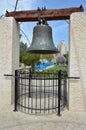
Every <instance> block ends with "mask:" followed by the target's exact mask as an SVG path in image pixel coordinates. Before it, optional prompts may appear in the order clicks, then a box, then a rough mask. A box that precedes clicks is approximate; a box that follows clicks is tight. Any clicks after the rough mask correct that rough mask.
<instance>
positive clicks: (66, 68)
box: [44, 65, 68, 73]
mask: <svg viewBox="0 0 86 130" xmlns="http://www.w3.org/2000/svg"><path fill="white" fill-rule="evenodd" d="M59 70H62V71H63V72H67V71H68V66H67V65H55V66H54V67H52V68H49V69H46V70H44V72H50V73H52V72H58V71H59Z"/></svg>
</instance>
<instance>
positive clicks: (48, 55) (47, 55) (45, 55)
mask: <svg viewBox="0 0 86 130" xmlns="http://www.w3.org/2000/svg"><path fill="white" fill-rule="evenodd" d="M52 57H53V55H52V54H43V55H41V59H42V60H43V59H46V60H47V61H51V59H52Z"/></svg>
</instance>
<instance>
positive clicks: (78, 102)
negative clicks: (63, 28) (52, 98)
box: [69, 12, 86, 111]
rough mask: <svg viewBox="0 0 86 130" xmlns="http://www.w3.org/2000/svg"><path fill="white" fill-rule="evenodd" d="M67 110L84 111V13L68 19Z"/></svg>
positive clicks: (85, 94) (85, 37) (85, 35)
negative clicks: (68, 78)
mask: <svg viewBox="0 0 86 130" xmlns="http://www.w3.org/2000/svg"><path fill="white" fill-rule="evenodd" d="M69 42H70V47H69V48H70V50H69V77H80V79H70V80H69V110H73V111H86V13H83V12H82V13H73V14H72V15H71V17H70V39H69Z"/></svg>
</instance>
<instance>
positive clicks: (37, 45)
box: [28, 19, 58, 54]
mask: <svg viewBox="0 0 86 130" xmlns="http://www.w3.org/2000/svg"><path fill="white" fill-rule="evenodd" d="M28 52H30V53H36V54H54V53H58V49H57V48H56V47H55V46H54V43H53V40H52V28H51V27H50V26H49V25H48V24H47V22H46V21H45V20H43V19H41V20H39V22H38V24H37V25H36V26H35V27H34V29H33V39H32V43H31V45H30V47H29V48H28Z"/></svg>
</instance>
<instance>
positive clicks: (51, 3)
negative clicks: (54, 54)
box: [0, 0, 86, 46]
mask: <svg viewBox="0 0 86 130" xmlns="http://www.w3.org/2000/svg"><path fill="white" fill-rule="evenodd" d="M15 3H16V0H1V1H0V16H1V15H3V14H5V12H6V10H8V11H9V12H10V11H13V10H14V7H15ZM81 4H82V5H83V7H84V9H86V0H19V2H18V6H17V10H33V9H37V8H38V7H40V8H42V7H44V6H46V9H59V8H71V7H79V6H80V5H81ZM36 23H37V22H24V23H21V25H20V28H21V29H22V30H23V31H24V33H25V34H26V36H27V37H28V39H29V41H30V43H31V41H32V35H33V27H34V26H35V25H36ZM48 23H49V25H50V26H51V27H52V33H53V41H54V43H55V46H57V45H58V43H59V42H60V41H61V40H64V41H65V42H66V44H67V45H68V36H69V24H68V22H66V21H65V20H61V21H60V20H55V21H48ZM22 40H23V41H24V42H27V44H28V46H29V44H30V43H29V41H28V40H27V39H26V37H25V36H24V34H22Z"/></svg>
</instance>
